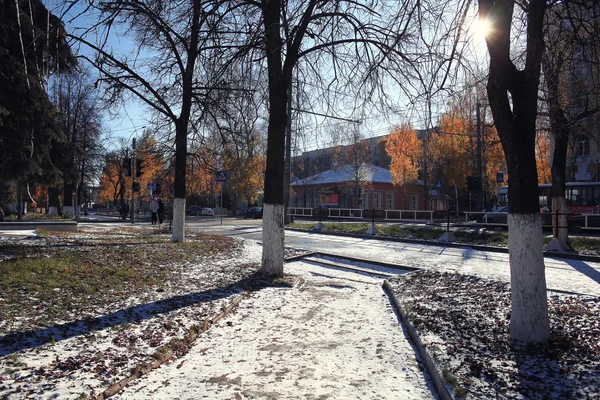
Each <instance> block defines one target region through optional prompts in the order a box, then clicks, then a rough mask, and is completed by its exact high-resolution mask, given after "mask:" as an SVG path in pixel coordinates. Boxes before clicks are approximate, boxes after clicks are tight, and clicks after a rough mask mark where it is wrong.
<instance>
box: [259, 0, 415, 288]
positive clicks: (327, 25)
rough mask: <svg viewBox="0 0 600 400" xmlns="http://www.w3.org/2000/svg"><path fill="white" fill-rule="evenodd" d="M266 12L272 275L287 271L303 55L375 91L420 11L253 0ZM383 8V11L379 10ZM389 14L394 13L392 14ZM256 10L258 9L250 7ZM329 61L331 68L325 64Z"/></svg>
mask: <svg viewBox="0 0 600 400" xmlns="http://www.w3.org/2000/svg"><path fill="white" fill-rule="evenodd" d="M249 4H251V5H253V6H255V7H256V9H257V10H258V12H259V13H260V18H254V19H253V20H255V21H257V20H258V21H260V22H261V23H262V25H263V29H264V43H265V47H264V51H265V58H266V65H267V72H268V88H269V105H268V106H269V119H268V139H267V166H266V176H265V190H264V192H265V199H264V217H263V257H262V268H261V270H262V271H263V272H264V273H266V274H267V275H272V276H280V275H282V274H283V253H284V241H285V236H284V230H283V227H284V225H283V223H284V218H283V213H284V165H285V162H284V160H285V157H284V154H285V151H284V150H285V131H286V125H287V118H288V115H289V113H288V108H289V103H288V93H289V88H290V85H291V82H292V77H293V71H294V69H295V68H296V67H297V66H298V63H299V60H301V59H303V58H307V59H310V63H308V62H307V66H306V68H308V70H309V71H310V73H311V74H314V75H315V76H321V77H326V78H327V79H329V81H330V82H331V86H332V87H333V86H337V85H338V84H339V82H341V81H344V82H345V83H346V84H347V83H348V82H349V83H350V84H356V85H357V87H359V88H361V89H363V90H364V91H365V92H367V93H370V94H372V91H373V90H374V89H373V86H369V85H368V84H367V82H371V81H370V80H368V79H366V76H374V75H376V72H375V71H377V70H378V68H379V66H380V65H381V64H382V63H383V60H386V59H387V57H388V56H389V55H390V54H391V53H392V52H397V51H398V48H399V46H400V44H401V43H403V41H406V40H408V38H409V32H408V28H407V27H408V26H410V22H411V16H412V12H413V11H414V10H415V9H416V6H414V5H413V6H412V8H411V7H410V6H407V5H403V7H402V9H403V10H404V13H398V14H396V15H398V17H397V18H396V19H390V20H388V21H382V19H381V18H380V16H381V15H386V16H389V15H392V14H393V13H392V12H391V11H392V10H390V9H388V10H384V9H383V8H382V7H383V6H384V3H383V2H382V3H380V2H377V1H368V2H361V3H357V2H352V1H332V2H327V1H318V0H306V1H300V2H285V1H280V0H269V1H267V0H264V1H260V2H249ZM378 11H379V12H380V13H378ZM386 11H388V12H389V13H386ZM249 12H250V13H252V11H249ZM325 66H327V68H326V69H321V67H325Z"/></svg>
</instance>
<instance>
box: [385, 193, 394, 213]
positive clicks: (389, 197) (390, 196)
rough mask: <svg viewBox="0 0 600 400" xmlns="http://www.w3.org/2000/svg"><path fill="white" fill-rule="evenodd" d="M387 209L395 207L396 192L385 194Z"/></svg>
mask: <svg viewBox="0 0 600 400" xmlns="http://www.w3.org/2000/svg"><path fill="white" fill-rule="evenodd" d="M385 209H386V210H393V209H394V193H386V194H385Z"/></svg>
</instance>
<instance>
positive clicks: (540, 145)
mask: <svg viewBox="0 0 600 400" xmlns="http://www.w3.org/2000/svg"><path fill="white" fill-rule="evenodd" d="M550 157H551V156H550V138H549V137H548V133H547V132H542V133H538V135H537V137H536V139H535V163H536V167H537V173H538V183H552V172H551V170H550V163H551V160H550Z"/></svg>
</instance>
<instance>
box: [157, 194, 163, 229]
mask: <svg viewBox="0 0 600 400" xmlns="http://www.w3.org/2000/svg"><path fill="white" fill-rule="evenodd" d="M157 203H158V224H159V225H161V224H162V222H163V219H164V218H165V202H164V201H163V200H162V199H161V198H160V197H158V200H157Z"/></svg>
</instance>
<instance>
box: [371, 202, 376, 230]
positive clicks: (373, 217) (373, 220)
mask: <svg viewBox="0 0 600 400" xmlns="http://www.w3.org/2000/svg"><path fill="white" fill-rule="evenodd" d="M371 226H372V227H373V228H374V227H375V207H373V213H372V214H371Z"/></svg>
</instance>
